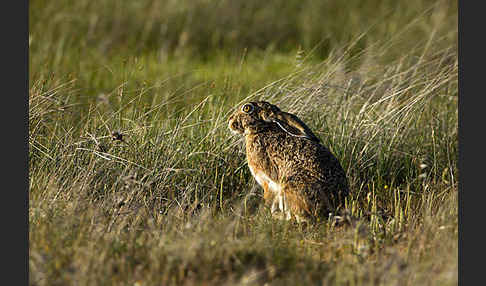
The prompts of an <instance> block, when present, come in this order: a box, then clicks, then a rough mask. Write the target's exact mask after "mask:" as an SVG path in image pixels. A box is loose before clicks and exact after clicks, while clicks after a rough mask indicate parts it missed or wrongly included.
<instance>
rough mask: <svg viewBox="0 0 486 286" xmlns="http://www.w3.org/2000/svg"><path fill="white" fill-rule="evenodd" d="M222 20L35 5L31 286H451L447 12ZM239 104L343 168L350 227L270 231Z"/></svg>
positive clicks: (351, 9) (273, 224)
mask: <svg viewBox="0 0 486 286" xmlns="http://www.w3.org/2000/svg"><path fill="white" fill-rule="evenodd" d="M230 3H233V2H228V1H213V2H208V1H194V2H188V1H187V2H181V3H180V4H179V5H175V4H174V3H173V2H171V1H161V2H159V1H135V2H126V3H125V2H106V3H105V2H103V3H98V4H95V3H91V2H88V1H77V2H76V3H74V4H73V5H66V4H64V3H63V2H62V1H40V0H39V1H33V2H32V3H30V5H29V17H30V18H29V19H30V24H29V26H30V31H29V32H30V37H29V38H30V40H29V53H30V56H29V71H30V73H29V82H30V83H29V184H30V185H29V270H30V271H29V283H30V285H66V284H67V285H113V284H115V285H181V284H182V285H201V284H202V285H207V284H211V285H212V284H217V285H220V284H224V285H263V284H265V283H267V284H268V285H296V284H299V285H321V284H324V285H395V284H399V285H456V284H457V283H458V279H457V269H458V264H457V258H458V247H457V235H458V224H457V222H458V216H457V214H458V204H457V190H458V188H457V185H458V182H457V178H458V170H457V155H458V150H457V149H458V142H457V124H458V123H457V122H458V114H457V99H458V87H457V4H455V3H452V2H451V3H449V2H447V1H431V2H428V1H412V2H410V1H409V2H407V5H405V2H402V1H376V3H375V4H376V5H372V4H369V6H368V4H367V5H365V6H362V4H360V3H361V2H358V1H349V2H347V3H348V4H346V5H343V6H340V5H337V4H333V3H328V4H321V5H317V4H312V3H314V2H311V1H302V2H296V1H287V2H286V3H288V4H285V5H284V7H280V8H281V10H279V11H280V13H276V12H275V11H277V10H278V9H276V8H275V9H273V10H272V9H269V7H271V8H273V7H276V6H272V5H277V2H275V1H270V2H268V3H269V4H263V2H261V1H245V3H247V4H244V3H243V2H240V1H234V3H236V4H234V6H232V5H231V4H230ZM299 3H300V4H299ZM245 5H247V6H245ZM262 5H263V6H264V5H270V6H268V7H267V6H265V7H266V9H263V8H265V7H263V6H262ZM316 5H317V6H316ZM241 7H244V8H241ZM375 8H376V9H375ZM238 9H243V10H238ZM238 11H240V12H241V13H237V12H238ZM257 12H258V13H257ZM217 15H225V16H224V17H217ZM235 15H237V16H235ZM282 15H284V17H282ZM343 15H346V17H343ZM306 16H308V17H309V18H306ZM320 16H322V17H320ZM316 18H317V19H322V21H323V22H322V23H323V24H322V25H315V24H314V25H313V24H312V23H316V21H314V20H312V21H311V20H310V19H316ZM304 19H305V20H304ZM382 19H385V20H386V21H385V20H383V21H380V20H382ZM373 20H375V22H373ZM164 23H165V24H164ZM201 23H206V25H201ZM265 23H266V24H265ZM164 25H169V27H171V29H165V28H163V27H164ZM243 27H246V29H243ZM250 28H251V29H250ZM164 29H165V30H164ZM267 29H271V30H270V32H269V30H267ZM287 30H289V31H288V33H287V32H285V31H287ZM163 31H165V32H163ZM250 31H251V32H250ZM184 33H186V34H184ZM228 33H230V35H233V36H232V37H233V38H231V40H230V41H229V40H228V39H227V38H226V37H223V36H222V35H227V34H228ZM184 35H185V36H184ZM208 35H211V37H212V38H211V37H209V36H208ZM324 35H326V36H327V38H326V37H325V36H324ZM184 37H185V38H184ZM181 38H182V39H181ZM184 39H185V40H184ZM204 39H206V40H204ZM323 39H327V40H325V41H324V42H322V40H323ZM323 43H326V44H323ZM249 99H265V100H268V101H270V102H272V103H275V104H277V105H279V106H280V107H281V108H282V109H283V110H288V111H291V112H293V113H295V114H297V115H299V116H300V117H301V118H302V119H303V120H304V121H305V122H306V123H307V124H308V125H309V126H310V127H311V128H312V130H313V131H315V133H316V134H317V135H318V136H319V137H320V138H321V140H322V141H323V143H324V144H325V145H326V146H328V147H329V148H330V149H331V151H332V152H333V153H334V154H335V155H336V156H337V157H338V158H339V160H340V161H341V163H342V165H343V167H344V169H345V170H346V172H347V175H348V178H349V181H350V187H351V190H352V192H353V194H352V196H351V197H349V199H348V201H347V202H346V209H347V210H348V213H347V214H345V215H342V216H340V217H338V218H322V220H321V221H320V222H319V223H317V224H316V225H308V226H303V225H298V224H296V223H292V222H282V221H276V220H273V219H271V216H270V215H269V211H268V210H267V209H265V207H264V206H263V205H262V203H261V201H262V194H261V189H260V188H259V187H258V186H257V185H256V183H255V181H254V179H253V178H252V177H251V174H250V172H249V170H248V168H247V165H246V162H245V154H244V148H243V141H242V140H241V138H239V137H238V136H234V135H232V134H231V133H230V132H229V130H228V129H227V117H228V115H229V114H230V113H231V112H232V111H233V110H234V108H236V107H237V106H238V105H239V104H240V103H241V102H244V101H246V100H249ZM114 132H118V133H119V134H122V137H121V139H122V140H116V138H115V139H114V137H113V135H112V134H113V133H114ZM115 137H116V136H115ZM118 139H119V137H118Z"/></svg>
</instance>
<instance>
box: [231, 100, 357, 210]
mask: <svg viewBox="0 0 486 286" xmlns="http://www.w3.org/2000/svg"><path fill="white" fill-rule="evenodd" d="M249 104H250V105H251V107H252V108H249V109H251V112H249V113H246V112H244V111H243V110H242V109H241V108H240V109H238V110H237V111H235V112H234V113H233V114H232V115H231V116H230V118H229V128H230V129H231V130H232V131H234V132H236V133H240V134H244V135H245V142H246V155H247V160H248V165H249V167H250V169H252V172H254V176H257V174H259V175H260V177H264V178H269V179H270V180H271V181H273V182H275V183H276V184H277V185H278V186H279V190H281V191H282V194H283V196H284V198H285V202H286V204H287V209H289V210H290V213H291V216H292V217H296V218H297V219H298V218H299V217H301V218H302V217H306V218H309V217H311V218H315V217H316V216H319V215H322V214H323V213H327V212H329V211H333V210H335V209H336V208H338V207H339V205H341V204H342V202H343V199H344V197H345V196H346V195H347V194H348V193H349V188H348V182H347V179H346V175H345V172H344V170H343V169H342V167H341V165H340V163H339V161H338V160H337V159H336V157H334V155H333V154H332V153H331V152H330V151H329V150H328V149H327V148H326V147H324V146H323V145H321V144H320V143H319V139H317V137H316V136H315V135H314V134H313V133H312V131H310V129H309V128H308V127H307V126H306V125H305V124H304V123H303V122H302V121H301V120H300V119H299V118H298V117H297V116H295V115H293V114H290V113H287V112H283V111H280V109H279V108H277V107H276V106H275V105H272V104H270V103H268V102H264V101H260V102H250V103H249ZM269 118H270V119H269ZM272 118H273V119H275V118H276V119H277V120H279V121H278V122H277V121H275V120H272ZM256 179H257V181H258V178H256ZM259 179H260V181H261V182H259V183H260V185H261V186H262V188H263V191H264V200H265V203H266V204H267V205H272V203H273V202H275V201H274V200H275V197H276V194H275V193H274V192H273V191H272V189H271V187H270V186H269V183H268V182H267V181H264V180H262V179H261V178H259ZM272 186H275V184H274V185H272Z"/></svg>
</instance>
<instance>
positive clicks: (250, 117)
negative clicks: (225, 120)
mask: <svg viewBox="0 0 486 286" xmlns="http://www.w3.org/2000/svg"><path fill="white" fill-rule="evenodd" d="M228 127H229V129H230V130H231V131H233V132H235V133H238V134H252V133H257V132H260V131H263V130H264V129H269V128H273V130H279V131H284V132H286V133H287V134H289V135H291V136H295V137H301V138H306V139H309V140H311V141H315V142H319V138H317V137H316V136H315V135H314V133H312V131H311V130H310V129H309V127H307V125H305V123H304V122H302V120H300V119H299V118H298V117H297V116H295V115H294V114H291V113H288V112H284V111H282V110H280V108H278V107H277V106H275V105H273V104H271V103H268V102H266V101H252V102H248V103H245V104H243V105H242V106H241V107H240V108H239V109H238V110H236V111H235V112H234V113H233V114H232V115H231V116H230V118H229V124H228Z"/></svg>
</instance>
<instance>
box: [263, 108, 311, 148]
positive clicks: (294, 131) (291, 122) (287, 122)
mask: <svg viewBox="0 0 486 286" xmlns="http://www.w3.org/2000/svg"><path fill="white" fill-rule="evenodd" d="M267 120H268V121H272V122H275V123H277V125H278V126H279V127H280V128H282V130H284V131H285V132H287V133H288V134H290V135H292V136H295V137H302V138H306V139H309V140H311V141H315V142H319V141H320V140H319V138H317V136H316V135H314V133H313V132H312V131H311V130H310V128H309V127H307V125H305V123H304V122H302V120H300V119H299V118H298V117H297V116H295V115H293V114H291V113H288V112H279V113H277V114H276V115H273V116H269V117H268V118H267Z"/></svg>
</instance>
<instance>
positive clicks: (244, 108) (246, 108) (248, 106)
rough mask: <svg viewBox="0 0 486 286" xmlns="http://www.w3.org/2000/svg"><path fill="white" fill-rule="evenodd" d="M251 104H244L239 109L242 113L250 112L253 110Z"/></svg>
mask: <svg viewBox="0 0 486 286" xmlns="http://www.w3.org/2000/svg"><path fill="white" fill-rule="evenodd" d="M253 108H254V107H253V105H252V104H249V103H247V104H245V105H243V106H242V107H241V110H242V111H243V112H244V113H251V112H252V111H253Z"/></svg>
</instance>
